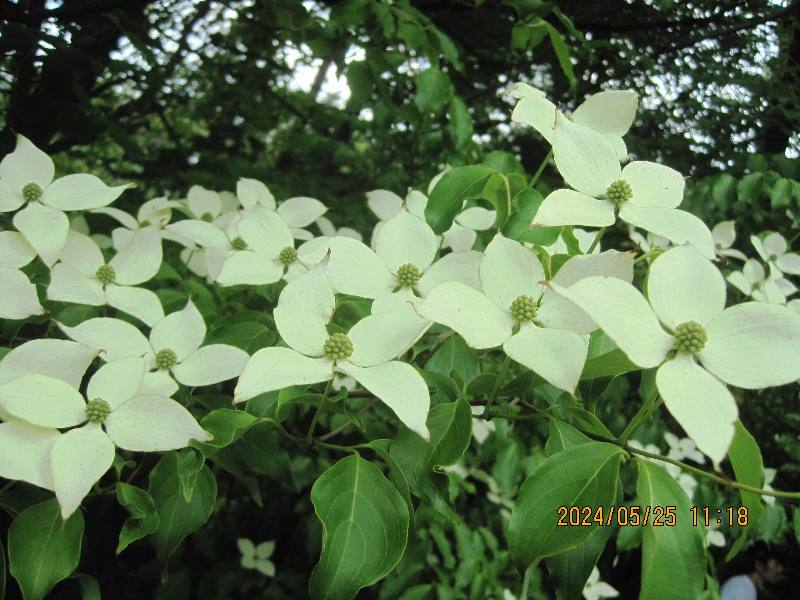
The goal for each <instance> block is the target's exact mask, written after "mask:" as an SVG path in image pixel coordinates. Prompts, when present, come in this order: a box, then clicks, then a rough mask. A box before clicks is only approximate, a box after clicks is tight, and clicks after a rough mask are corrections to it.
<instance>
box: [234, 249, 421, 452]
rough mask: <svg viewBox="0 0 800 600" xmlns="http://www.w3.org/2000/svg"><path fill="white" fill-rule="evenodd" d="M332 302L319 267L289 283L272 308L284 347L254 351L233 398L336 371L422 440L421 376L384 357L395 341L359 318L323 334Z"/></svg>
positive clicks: (306, 381)
mask: <svg viewBox="0 0 800 600" xmlns="http://www.w3.org/2000/svg"><path fill="white" fill-rule="evenodd" d="M337 239H345V238H337ZM349 241H352V242H353V243H358V242H355V241H354V240H349ZM334 304H335V298H334V294H333V290H332V289H331V287H330V284H329V283H328V281H327V279H326V277H325V272H324V269H322V268H321V267H318V268H316V269H314V270H312V271H310V272H309V273H308V274H306V275H304V276H302V277H300V278H298V279H295V280H294V281H291V282H289V283H288V284H287V285H286V287H285V288H284V289H283V291H282V292H281V295H280V297H279V298H278V305H277V307H276V308H275V310H274V312H273V316H274V318H275V326H276V327H277V328H278V332H279V333H280V334H281V337H282V338H283V341H284V342H286V344H287V345H288V346H289V347H288V348H281V347H272V348H263V349H261V350H259V351H258V352H256V353H255V354H254V355H253V356H252V357H251V358H250V360H249V361H248V362H247V366H246V367H245V369H244V371H243V372H242V374H241V376H240V377H239V381H238V382H237V384H236V390H235V391H234V402H243V401H245V400H249V399H250V398H253V397H254V396H257V395H259V394H263V393H265V392H269V391H273V390H279V389H281V388H284V387H287V386H290V385H308V384H312V383H321V382H325V381H330V380H331V379H333V376H334V373H335V372H337V371H338V372H340V373H343V374H345V375H349V376H350V377H352V378H353V379H355V380H356V381H358V382H359V383H360V384H361V385H362V386H364V387H365V388H366V389H367V390H368V391H370V392H371V393H372V394H374V395H375V396H376V397H377V398H379V399H380V400H381V401H383V403H384V404H386V405H387V406H388V407H389V408H391V409H392V410H393V411H394V413H395V414H396V415H397V417H398V418H399V419H400V421H402V422H403V423H404V424H405V425H406V426H407V427H408V428H409V429H411V430H412V431H415V432H417V433H418V434H420V435H421V436H422V437H423V438H425V439H427V438H428V436H429V434H428V428H427V426H426V424H425V421H426V419H427V417H428V408H429V406H430V396H429V393H428V387H427V385H426V384H425V381H424V380H423V379H422V376H421V375H420V374H419V373H418V372H417V371H416V370H415V369H414V367H412V366H411V365H409V364H406V363H404V362H400V361H397V360H390V359H387V358H385V357H386V356H389V357H390V358H394V357H396V356H399V354H400V353H401V350H400V349H399V348H398V347H397V346H398V344H397V342H396V340H394V339H392V338H391V336H387V335H381V334H380V333H379V334H378V335H376V334H375V331H374V330H373V329H372V328H367V329H366V330H365V329H364V328H363V327H362V326H361V323H363V322H364V320H363V319H362V321H360V322H358V323H356V324H355V325H354V326H353V327H352V328H351V329H350V331H349V332H348V333H347V334H344V333H334V334H329V333H328V330H327V325H328V322H329V321H330V319H331V316H332V315H333V309H334Z"/></svg>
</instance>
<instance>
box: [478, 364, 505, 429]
mask: <svg viewBox="0 0 800 600" xmlns="http://www.w3.org/2000/svg"><path fill="white" fill-rule="evenodd" d="M509 364H511V357H510V356H509V355H508V354H506V358H505V360H504V361H503V364H502V365H501V366H500V373H498V374H497V379H495V380H494V386H492V391H491V393H490V394H489V400H488V401H487V402H486V408H484V409H483V414H484V416H485V417H487V418H488V416H489V409H490V408H491V407H492V404H494V399H495V397H496V396H497V390H499V389H500V386H501V385H502V383H503V379H505V377H506V372H507V371H508V365H509Z"/></svg>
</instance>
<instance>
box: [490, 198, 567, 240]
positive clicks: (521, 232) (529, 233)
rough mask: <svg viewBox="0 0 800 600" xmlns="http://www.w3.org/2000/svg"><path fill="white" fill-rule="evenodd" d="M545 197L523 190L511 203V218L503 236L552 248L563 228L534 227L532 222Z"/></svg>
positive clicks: (507, 222)
mask: <svg viewBox="0 0 800 600" xmlns="http://www.w3.org/2000/svg"><path fill="white" fill-rule="evenodd" d="M543 200H544V197H543V196H542V195H541V194H540V193H539V192H537V191H536V190H533V189H531V188H527V187H526V188H523V189H522V190H521V191H520V192H519V193H517V195H516V196H514V199H513V200H512V201H511V216H510V217H509V218H508V221H506V224H505V225H504V226H503V235H505V236H506V237H509V238H511V239H512V240H517V241H518V242H528V243H531V244H537V245H539V246H550V245H551V244H554V243H555V241H556V240H557V239H558V235H559V234H560V233H561V227H533V228H531V226H530V225H531V221H533V218H534V216H536V211H538V210H539V206H540V205H541V204H542V201H543Z"/></svg>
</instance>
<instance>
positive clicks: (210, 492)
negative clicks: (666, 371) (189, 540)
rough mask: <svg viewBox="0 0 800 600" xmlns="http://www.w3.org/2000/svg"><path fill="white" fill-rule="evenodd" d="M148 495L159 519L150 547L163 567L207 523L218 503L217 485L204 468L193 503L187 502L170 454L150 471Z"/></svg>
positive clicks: (176, 467)
mask: <svg viewBox="0 0 800 600" xmlns="http://www.w3.org/2000/svg"><path fill="white" fill-rule="evenodd" d="M148 491H149V492H150V495H151V496H152V498H153V501H154V502H155V505H156V511H157V512H158V517H159V525H158V529H156V531H155V533H154V534H153V543H154V544H155V547H156V553H157V555H158V558H159V560H160V561H161V562H162V563H165V562H166V561H167V560H169V557H170V556H172V554H173V552H175V549H176V548H177V547H178V545H179V544H180V543H181V542H182V541H183V539H184V538H185V537H186V536H187V535H189V534H190V533H192V532H193V531H196V530H197V529H199V528H200V527H202V526H203V525H204V524H205V522H206V521H208V518H209V517H210V516H211V512H212V511H213V510H214V505H215V504H216V501H217V481H216V479H215V478H214V475H213V473H211V470H210V469H209V468H208V467H207V466H204V467H203V468H202V470H201V471H200V473H199V474H198V476H197V482H196V484H195V486H194V493H193V494H192V499H191V500H190V501H189V502H187V501H186V500H185V498H184V497H183V494H182V493H181V484H180V473H179V471H178V457H177V455H176V454H175V453H174V452H170V453H168V454H165V455H164V457H163V458H162V459H161V460H160V461H159V462H158V464H157V465H156V466H155V467H154V468H153V470H152V471H150V488H149V490H148Z"/></svg>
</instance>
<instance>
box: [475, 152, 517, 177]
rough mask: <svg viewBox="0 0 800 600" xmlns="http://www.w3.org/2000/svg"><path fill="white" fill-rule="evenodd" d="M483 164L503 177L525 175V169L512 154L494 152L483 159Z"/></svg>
mask: <svg viewBox="0 0 800 600" xmlns="http://www.w3.org/2000/svg"><path fill="white" fill-rule="evenodd" d="M483 164H485V165H489V166H490V167H492V168H493V169H494V170H495V171H497V172H498V173H502V174H503V175H514V174H517V175H523V176H524V175H525V167H523V166H522V163H520V162H519V159H518V158H517V157H516V156H515V155H513V154H511V152H504V151H502V150H493V151H492V152H489V153H488V154H487V155H486V156H484V157H483Z"/></svg>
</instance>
